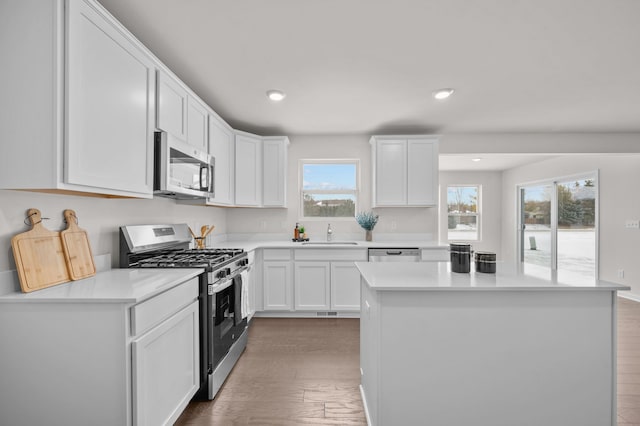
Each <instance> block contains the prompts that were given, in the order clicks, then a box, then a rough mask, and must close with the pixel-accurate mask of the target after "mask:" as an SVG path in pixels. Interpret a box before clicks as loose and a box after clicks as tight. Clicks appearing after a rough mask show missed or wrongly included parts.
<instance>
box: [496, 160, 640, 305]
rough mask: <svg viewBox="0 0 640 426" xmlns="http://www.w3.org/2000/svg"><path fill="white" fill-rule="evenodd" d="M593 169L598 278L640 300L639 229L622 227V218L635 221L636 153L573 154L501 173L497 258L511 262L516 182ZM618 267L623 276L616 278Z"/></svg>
mask: <svg viewBox="0 0 640 426" xmlns="http://www.w3.org/2000/svg"><path fill="white" fill-rule="evenodd" d="M594 170H599V173H600V180H599V185H600V189H599V191H600V192H599V194H600V202H599V208H600V222H599V224H600V247H599V250H600V263H599V269H600V279H602V280H606V281H611V282H616V283H620V284H626V285H629V286H630V287H631V293H632V294H634V295H635V296H636V297H639V298H640V262H639V261H638V260H639V259H640V257H639V256H638V254H639V253H640V251H639V250H638V247H640V230H638V229H625V221H626V220H627V219H636V220H638V219H640V189H639V187H638V182H640V155H637V154H626V155H602V154H601V155H576V156H567V157H558V158H554V159H550V160H546V161H542V162H539V163H535V164H531V165H527V166H522V167H517V168H514V169H511V170H507V171H505V172H504V173H503V186H502V205H503V211H504V214H503V217H502V222H503V226H502V257H503V260H505V261H509V262H515V261H516V259H517V251H516V250H517V246H516V245H517V244H516V236H517V235H516V226H517V209H516V206H517V193H516V187H517V185H518V184H523V183H530V182H535V181H540V180H545V179H552V178H556V177H563V176H570V175H574V174H580V173H584V172H591V171H594ZM618 269H624V271H625V274H624V275H625V277H624V278H623V279H621V278H618V275H617V271H618Z"/></svg>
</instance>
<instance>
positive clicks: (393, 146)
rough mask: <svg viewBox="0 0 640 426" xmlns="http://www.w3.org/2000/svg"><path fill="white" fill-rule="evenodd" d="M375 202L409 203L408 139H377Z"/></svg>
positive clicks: (390, 203) (379, 204)
mask: <svg viewBox="0 0 640 426" xmlns="http://www.w3.org/2000/svg"><path fill="white" fill-rule="evenodd" d="M375 149H376V164H375V173H376V176H375V182H376V183H375V188H374V191H375V193H374V200H375V201H374V202H375V204H376V205H378V206H398V205H406V204H407V141H406V140H378V141H376V147H375Z"/></svg>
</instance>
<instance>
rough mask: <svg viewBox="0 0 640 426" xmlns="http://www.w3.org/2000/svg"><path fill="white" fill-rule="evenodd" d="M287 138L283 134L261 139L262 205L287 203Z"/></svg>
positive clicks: (283, 205) (280, 205)
mask: <svg viewBox="0 0 640 426" xmlns="http://www.w3.org/2000/svg"><path fill="white" fill-rule="evenodd" d="M288 145H289V138H287V137H284V136H273V137H265V138H263V139H262V174H263V182H262V187H263V193H262V205H263V206H264V207H286V205H287V151H288V149H287V147H288Z"/></svg>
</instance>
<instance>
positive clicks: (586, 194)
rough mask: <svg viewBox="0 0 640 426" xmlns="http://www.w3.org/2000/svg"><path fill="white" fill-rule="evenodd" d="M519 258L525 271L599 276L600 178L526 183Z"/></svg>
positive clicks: (591, 176) (521, 207) (521, 216)
mask: <svg viewBox="0 0 640 426" xmlns="http://www.w3.org/2000/svg"><path fill="white" fill-rule="evenodd" d="M519 193H520V229H521V234H520V260H521V262H522V264H523V267H524V270H525V272H531V271H536V270H537V271H539V270H540V269H541V268H542V269H548V270H551V271H553V272H556V273H558V274H565V273H566V274H572V275H580V276H584V277H589V278H594V277H597V252H598V247H597V223H598V222H597V205H598V203H597V198H598V188H597V175H596V173H593V174H589V175H582V176H576V177H571V178H562V179H557V180H554V181H550V182H544V183H539V184H535V185H523V186H521V187H520V189H519Z"/></svg>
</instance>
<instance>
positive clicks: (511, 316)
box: [356, 262, 629, 426]
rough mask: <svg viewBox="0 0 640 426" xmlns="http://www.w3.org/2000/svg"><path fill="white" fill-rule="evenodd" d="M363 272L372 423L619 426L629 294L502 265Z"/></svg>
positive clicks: (363, 342) (367, 268)
mask: <svg viewBox="0 0 640 426" xmlns="http://www.w3.org/2000/svg"><path fill="white" fill-rule="evenodd" d="M356 265H357V267H358V269H359V271H360V273H361V277H362V279H361V315H360V317H361V322H360V324H361V325H360V357H361V362H360V364H361V374H362V379H361V392H362V396H363V402H364V405H365V410H366V413H367V417H368V421H369V424H370V425H371V426H378V425H390V424H405V425H419V424H427V423H428V424H434V425H477V426H483V425H486V426H489V425H491V426H495V425H512V424H518V425H530V426H534V425H547V426H552V425H558V426H560V425H562V426H567V425H576V426H577V425H580V426H585V425H593V426H602V425H614V424H616V306H617V302H616V292H617V291H619V290H628V289H629V288H628V287H626V286H621V285H618V284H613V283H608V282H603V281H596V280H591V281H590V282H589V280H588V279H584V278H583V279H580V278H578V277H564V276H560V277H557V276H556V277H555V278H550V277H544V276H543V275H541V274H539V273H537V274H536V275H535V276H534V275H532V274H529V273H527V274H524V273H522V272H517V271H513V272H506V271H504V270H503V269H504V267H503V265H499V266H498V273H497V274H480V273H474V272H472V273H470V274H457V273H452V272H450V264H448V263H445V262H435V263H424V262H423V263H406V264H403V265H402V267H401V268H400V267H398V264H397V263H396V264H389V263H364V262H357V263H356ZM528 272H529V271H528Z"/></svg>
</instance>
